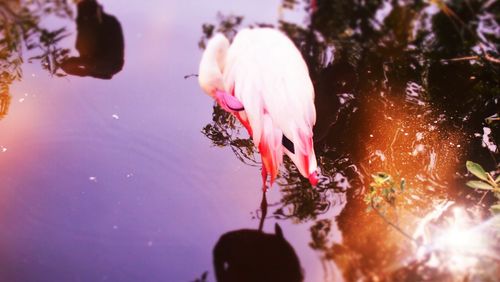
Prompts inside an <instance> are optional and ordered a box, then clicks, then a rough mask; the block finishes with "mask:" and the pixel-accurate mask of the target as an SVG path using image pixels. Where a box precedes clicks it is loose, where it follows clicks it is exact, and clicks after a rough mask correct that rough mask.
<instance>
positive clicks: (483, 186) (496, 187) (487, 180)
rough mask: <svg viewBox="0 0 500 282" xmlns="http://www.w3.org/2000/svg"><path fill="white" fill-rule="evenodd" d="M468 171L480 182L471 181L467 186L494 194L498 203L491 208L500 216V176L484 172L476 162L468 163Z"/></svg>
mask: <svg viewBox="0 0 500 282" xmlns="http://www.w3.org/2000/svg"><path fill="white" fill-rule="evenodd" d="M465 165H466V167H467V170H468V171H469V172H470V173H472V174H473V175H474V176H475V177H477V178H478V179H480V180H469V181H468V182H467V183H466V185H467V186H469V187H470V188H473V189H480V190H486V191H487V192H489V191H491V192H493V195H495V197H496V199H497V203H496V204H494V205H492V206H491V207H490V209H491V212H492V213H493V214H500V174H497V176H496V178H495V179H494V178H493V176H492V175H491V174H490V173H489V172H486V171H485V170H484V168H483V167H482V166H481V165H480V164H477V163H475V162H472V161H467V163H466V164H465Z"/></svg>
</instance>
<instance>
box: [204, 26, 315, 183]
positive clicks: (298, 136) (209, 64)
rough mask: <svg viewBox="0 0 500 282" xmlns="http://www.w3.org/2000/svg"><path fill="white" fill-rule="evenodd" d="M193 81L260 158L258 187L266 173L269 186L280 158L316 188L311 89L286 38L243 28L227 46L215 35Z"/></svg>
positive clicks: (302, 64) (301, 62)
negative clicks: (244, 133)
mask: <svg viewBox="0 0 500 282" xmlns="http://www.w3.org/2000/svg"><path fill="white" fill-rule="evenodd" d="M199 82H200V86H201V87H202V89H203V90H204V91H205V92H206V93H207V94H208V95H210V96H211V97H213V98H214V99H215V100H216V101H217V102H218V103H219V105H220V106H221V107H222V108H224V109H225V110H226V111H228V112H231V113H233V114H234V115H235V116H236V117H237V118H238V119H239V120H240V121H241V123H243V125H244V126H245V127H246V128H247V130H248V132H249V133H250V135H251V136H252V138H253V142H254V144H255V145H256V146H257V147H258V148H259V151H260V153H261V155H262V178H263V182H264V186H265V181H266V179H267V175H268V174H269V175H270V177H271V185H272V183H273V181H274V179H275V178H276V175H277V174H278V167H279V165H280V164H281V162H282V158H283V153H286V154H287V155H288V156H289V157H290V158H291V159H292V161H293V162H294V163H295V165H296V166H297V168H298V169H299V171H300V173H301V174H302V175H303V176H304V177H306V178H308V179H309V181H310V182H311V184H312V185H316V183H317V181H318V178H317V172H316V170H317V164H316V156H315V154H314V148H313V139H312V138H313V133H312V127H313V125H314V123H315V121H316V110H315V108H314V89H313V85H312V82H311V79H310V78H309V72H308V69H307V65H306V63H305V62H304V59H303V58H302V56H301V54H300V52H299V51H298V50H297V48H296V47H295V45H294V44H293V42H292V41H291V40H290V39H288V37H286V36H285V35H284V34H282V33H281V32H279V31H277V30H274V29H270V28H256V29H244V30H241V31H240V32H238V34H237V35H236V37H235V38H234V41H233V43H232V44H231V45H230V44H229V41H228V40H227V39H226V37H224V35H222V34H216V35H215V36H214V37H213V38H212V39H211V40H210V41H209V42H208V44H207V48H206V50H205V52H204V53H203V57H202V59H201V63H200V69H199Z"/></svg>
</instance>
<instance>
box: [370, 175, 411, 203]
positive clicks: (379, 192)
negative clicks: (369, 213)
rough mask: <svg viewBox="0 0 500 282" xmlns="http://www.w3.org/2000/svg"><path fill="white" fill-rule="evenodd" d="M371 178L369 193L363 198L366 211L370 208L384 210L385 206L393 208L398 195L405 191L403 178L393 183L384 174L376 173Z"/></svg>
mask: <svg viewBox="0 0 500 282" xmlns="http://www.w3.org/2000/svg"><path fill="white" fill-rule="evenodd" d="M371 177H372V180H373V182H371V183H370V187H369V191H368V193H366V194H365V198H364V201H365V203H366V204H367V205H368V210H371V209H372V208H375V209H379V210H380V209H382V210H385V209H386V208H387V206H391V207H394V206H395V204H396V199H397V196H398V194H400V193H403V192H404V191H405V189H407V187H406V180H405V179H404V178H401V179H400V180H399V181H395V180H394V178H393V177H392V176H391V175H390V174H388V173H385V172H377V173H376V174H372V175H371Z"/></svg>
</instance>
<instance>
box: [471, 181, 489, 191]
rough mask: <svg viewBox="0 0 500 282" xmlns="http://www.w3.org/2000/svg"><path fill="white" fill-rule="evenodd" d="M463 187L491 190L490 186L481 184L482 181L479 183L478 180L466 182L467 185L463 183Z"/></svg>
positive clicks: (484, 183)
mask: <svg viewBox="0 0 500 282" xmlns="http://www.w3.org/2000/svg"><path fill="white" fill-rule="evenodd" d="M465 185H467V186H469V187H471V188H474V189H483V190H493V187H491V185H490V184H488V183H486V182H483V181H479V180H471V181H467V183H465Z"/></svg>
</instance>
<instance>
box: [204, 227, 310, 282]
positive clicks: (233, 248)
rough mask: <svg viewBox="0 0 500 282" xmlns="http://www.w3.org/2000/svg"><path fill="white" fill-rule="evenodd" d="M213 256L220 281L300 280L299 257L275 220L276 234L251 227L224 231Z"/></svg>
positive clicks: (288, 281)
mask: <svg viewBox="0 0 500 282" xmlns="http://www.w3.org/2000/svg"><path fill="white" fill-rule="evenodd" d="M213 259H214V269H215V275H216V277H217V281H219V282H231V281H239V282H246V281H248V282H250V281H262V282H266V281H269V282H271V281H287V282H294V281H302V280H303V277H302V271H301V267H300V262H299V258H298V257H297V254H295V251H294V250H293V248H292V246H291V245H290V243H288V242H287V241H286V240H285V238H284V237H283V231H282V230H281V228H280V226H279V225H278V224H276V225H275V234H266V233H263V232H260V231H258V230H251V229H241V230H236V231H231V232H228V233H225V234H224V235H222V236H221V237H220V238H219V241H218V242H217V244H216V245H215V247H214V250H213Z"/></svg>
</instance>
